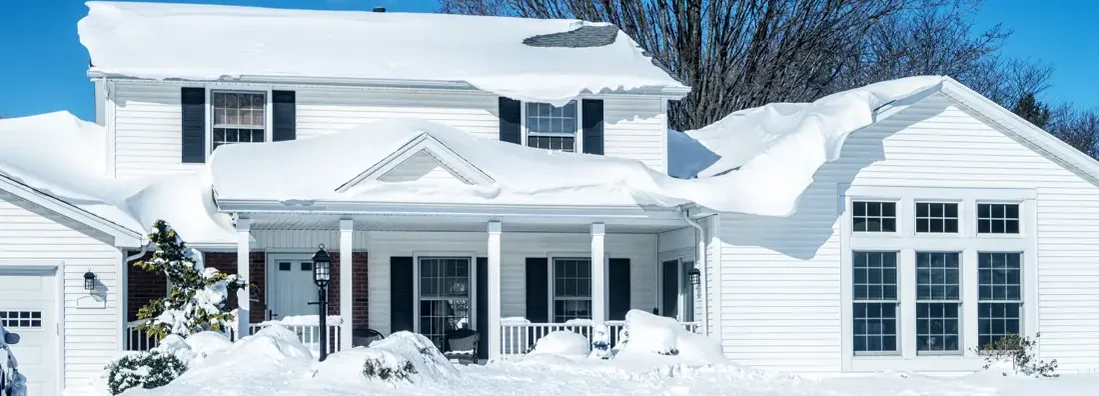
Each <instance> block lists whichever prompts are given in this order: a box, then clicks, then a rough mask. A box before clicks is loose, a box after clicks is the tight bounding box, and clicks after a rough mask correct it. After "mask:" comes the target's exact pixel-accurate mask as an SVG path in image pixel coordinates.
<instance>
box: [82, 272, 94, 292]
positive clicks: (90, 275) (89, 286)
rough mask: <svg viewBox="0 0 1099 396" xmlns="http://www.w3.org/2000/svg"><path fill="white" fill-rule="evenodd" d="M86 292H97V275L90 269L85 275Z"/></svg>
mask: <svg viewBox="0 0 1099 396" xmlns="http://www.w3.org/2000/svg"><path fill="white" fill-rule="evenodd" d="M84 290H87V291H92V290H95V273H94V272H92V270H90V269H89V270H88V272H85V273H84Z"/></svg>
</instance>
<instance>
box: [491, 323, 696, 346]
mask: <svg viewBox="0 0 1099 396" xmlns="http://www.w3.org/2000/svg"><path fill="white" fill-rule="evenodd" d="M604 323H605V325H606V326H607V334H608V335H609V337H610V344H611V345H612V346H613V345H615V344H617V343H618V340H619V339H621V338H623V334H622V330H624V329H625V328H626V322H625V321H622V320H608V321H606V322H604ZM680 324H681V325H682V326H683V328H684V329H686V330H687V331H690V332H692V333H697V332H698V323H697V322H680ZM593 330H594V327H593V323H592V321H591V320H587V319H579V320H570V321H568V322H565V323H530V322H527V321H526V320H525V319H522V318H504V319H502V320H501V321H500V337H501V338H502V339H501V340H500V349H501V350H500V353H501V354H502V355H521V354H524V353H527V352H529V351H530V350H531V348H533V347H534V343H535V341H538V339H540V338H542V337H545V336H546V335H547V334H549V333H552V332H555V331H573V332H576V333H578V334H580V335H582V336H584V337H585V338H587V339H588V341H592V335H593Z"/></svg>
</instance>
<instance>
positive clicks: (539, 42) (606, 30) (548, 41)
mask: <svg viewBox="0 0 1099 396" xmlns="http://www.w3.org/2000/svg"><path fill="white" fill-rule="evenodd" d="M617 37H618V27H617V26H614V25H606V26H581V27H580V28H578V29H575V30H570V31H567V32H561V33H551V34H543V35H539V36H533V37H527V38H526V39H523V44H526V45H529V46H531V47H562V48H587V47H602V46H604V45H611V44H614V39H615V38H617Z"/></svg>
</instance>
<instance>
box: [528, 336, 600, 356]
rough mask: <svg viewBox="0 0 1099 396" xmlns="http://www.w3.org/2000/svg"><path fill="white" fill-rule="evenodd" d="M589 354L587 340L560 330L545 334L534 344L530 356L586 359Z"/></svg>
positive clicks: (589, 346) (589, 349)
mask: <svg viewBox="0 0 1099 396" xmlns="http://www.w3.org/2000/svg"><path fill="white" fill-rule="evenodd" d="M590 352H591V343H589V342H588V338H587V337H584V336H582V335H580V334H577V333H576V332H574V331H567V330H560V331H554V332H552V333H549V334H546V335H545V336H544V337H542V338H539V339H538V342H536V343H535V344H534V350H533V351H531V352H530V353H531V354H532V355H558V356H564V357H574V358H578V357H587V356H588V354H589V353H590Z"/></svg>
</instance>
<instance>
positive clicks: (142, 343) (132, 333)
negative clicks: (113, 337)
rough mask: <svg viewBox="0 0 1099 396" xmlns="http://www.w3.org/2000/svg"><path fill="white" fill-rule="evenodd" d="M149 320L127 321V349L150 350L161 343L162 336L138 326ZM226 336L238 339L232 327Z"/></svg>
mask: <svg viewBox="0 0 1099 396" xmlns="http://www.w3.org/2000/svg"><path fill="white" fill-rule="evenodd" d="M147 321H148V319H141V320H135V321H132V322H127V323H126V350H127V351H148V350H150V349H153V348H156V346H157V345H160V337H157V336H153V335H149V334H148V333H146V332H145V331H144V330H141V329H139V328H138V327H139V326H141V324H143V323H145V322H147ZM225 336H227V337H229V339H230V340H236V338H237V337H236V330H235V329H232V328H230V329H228V330H226V331H225Z"/></svg>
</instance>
